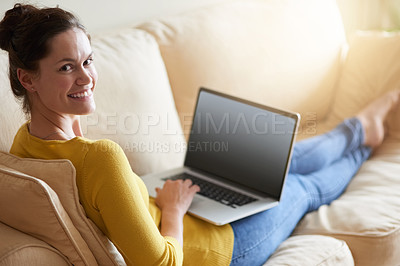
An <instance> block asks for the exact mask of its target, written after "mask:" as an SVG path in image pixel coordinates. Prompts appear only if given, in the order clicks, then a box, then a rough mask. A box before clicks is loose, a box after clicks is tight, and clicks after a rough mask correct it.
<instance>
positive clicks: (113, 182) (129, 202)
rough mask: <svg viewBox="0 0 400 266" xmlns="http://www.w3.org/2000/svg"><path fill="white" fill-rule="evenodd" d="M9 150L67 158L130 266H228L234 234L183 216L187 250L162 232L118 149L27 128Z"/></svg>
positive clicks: (94, 213) (89, 210) (88, 203)
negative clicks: (40, 134)
mask: <svg viewBox="0 0 400 266" xmlns="http://www.w3.org/2000/svg"><path fill="white" fill-rule="evenodd" d="M10 152H11V153H12V154H15V155H17V156H20V157H28V158H40V159H61V158H64V159H69V160H70V161H71V162H72V163H73V165H74V166H75V168H76V182H77V187H78V191H79V198H80V201H81V204H82V205H83V207H84V209H85V211H86V214H87V216H88V217H89V218H90V219H91V220H92V221H93V222H94V223H95V224H96V225H97V226H98V227H99V228H100V229H101V230H102V231H103V232H104V233H105V234H106V235H107V236H108V238H109V239H110V240H111V241H112V242H113V243H114V244H115V246H116V247H117V248H118V250H119V251H120V252H121V254H122V255H123V257H124V259H125V261H126V262H127V264H128V265H181V264H182V263H183V264H184V265H229V262H230V259H231V255H232V249H233V232H232V228H231V227H230V226H229V225H226V226H214V225H211V224H209V223H206V222H203V221H201V220H199V219H197V218H195V217H192V216H190V215H185V217H184V235H183V241H184V244H183V249H182V247H181V246H180V244H179V243H178V241H177V240H176V239H175V238H173V237H164V236H162V235H161V234H160V232H159V226H160V218H161V211H160V210H159V209H158V208H157V206H156V205H155V203H154V199H152V198H150V199H149V195H148V191H147V189H146V187H145V185H144V183H143V182H142V180H141V179H140V178H139V177H138V176H137V175H136V174H135V173H134V172H133V171H132V169H131V167H130V165H129V163H128V160H127V158H126V156H125V154H124V152H123V150H122V149H121V148H120V146H119V145H118V144H116V143H114V142H112V141H110V140H97V141H93V140H88V139H86V138H81V137H76V138H73V139H71V140H68V141H60V140H48V141H45V140H42V139H39V138H36V137H34V136H32V135H31V134H30V133H29V131H28V126H27V124H24V125H23V126H22V127H21V128H20V129H19V131H18V133H17V135H16V136H15V139H14V143H13V145H12V147H11V150H10Z"/></svg>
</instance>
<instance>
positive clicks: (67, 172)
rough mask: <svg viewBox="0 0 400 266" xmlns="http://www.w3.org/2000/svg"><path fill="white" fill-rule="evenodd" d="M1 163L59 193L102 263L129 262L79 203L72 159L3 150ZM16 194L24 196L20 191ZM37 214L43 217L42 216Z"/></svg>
mask: <svg viewBox="0 0 400 266" xmlns="http://www.w3.org/2000/svg"><path fill="white" fill-rule="evenodd" d="M0 164H3V165H6V166H7V167H9V168H12V169H15V170H17V171H20V172H22V173H25V174H29V175H31V176H35V177H36V178H37V179H40V180H42V181H44V182H46V183H47V184H48V185H49V186H50V187H51V188H52V189H53V190H54V191H55V192H56V193H57V195H58V198H59V200H60V202H61V204H62V206H63V207H64V208H65V211H66V212H67V213H68V215H69V217H70V218H71V221H72V223H73V225H74V226H75V227H76V229H77V230H78V231H79V232H80V234H81V236H82V238H83V239H84V240H85V241H86V243H87V245H88V246H89V248H90V250H91V251H92V253H93V255H94V256H95V258H96V260H97V262H98V264H99V265H126V264H125V261H124V259H123V258H122V256H121V254H120V253H119V252H118V250H117V249H116V248H115V246H114V245H113V244H112V242H111V241H110V240H109V239H108V238H107V237H106V236H105V235H104V234H103V233H102V232H101V230H100V229H98V228H97V226H96V225H95V224H94V223H93V222H92V221H90V220H89V219H88V218H87V217H86V215H85V211H84V210H83V207H82V206H81V205H80V203H79V196H78V189H77V187H76V181H75V168H74V166H73V165H72V163H71V162H70V161H68V160H39V159H29V158H19V157H17V156H14V155H12V154H9V153H5V152H0ZM17 196H21V193H20V194H17ZM7 201H9V200H7ZM35 217H37V218H38V219H39V218H40V216H35ZM30 219H31V217H30ZM35 222H37V219H33V220H32V223H35ZM53 223H54V221H53ZM11 226H12V225H11Z"/></svg>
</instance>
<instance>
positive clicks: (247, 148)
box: [185, 88, 299, 199]
mask: <svg viewBox="0 0 400 266" xmlns="http://www.w3.org/2000/svg"><path fill="white" fill-rule="evenodd" d="M298 120H299V115H298V114H295V113H289V112H285V111H281V110H276V109H274V108H270V107H266V106H262V105H259V104H255V103H251V102H248V101H245V100H241V99H238V98H235V97H231V96H227V95H224V94H221V93H217V92H214V91H210V90H207V89H203V88H202V89H201V90H200V93H199V96H198V100H197V105H196V109H195V115H194V118H193V124H192V129H191V132H190V137H189V141H188V146H187V153H186V158H185V166H188V167H191V168H196V169H198V170H201V171H204V172H207V173H209V174H212V175H216V176H219V177H221V178H224V179H228V180H229V181H231V182H233V183H236V184H239V185H242V186H246V187H248V188H250V189H252V190H255V191H258V192H261V193H264V194H267V195H268V196H270V197H273V198H277V199H279V198H280V196H281V192H282V186H283V183H284V179H285V176H286V173H287V167H288V164H289V159H290V153H291V148H292V145H293V142H294V137H295V131H296V128H297V123H298Z"/></svg>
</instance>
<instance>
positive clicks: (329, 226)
mask: <svg viewBox="0 0 400 266" xmlns="http://www.w3.org/2000/svg"><path fill="white" fill-rule="evenodd" d="M345 30H346V29H345V27H344V25H343V22H342V19H341V14H340V11H339V8H338V6H337V4H336V1H334V0H227V1H224V2H222V3H219V4H216V5H212V6H207V7H202V8H198V9H195V10H192V11H188V12H185V13H182V14H178V15H174V16H168V17H159V18H154V19H152V20H148V21H144V22H143V23H138V24H136V25H134V26H127V27H125V28H121V29H118V30H115V31H113V32H105V33H97V34H94V35H92V46H93V50H94V53H95V66H96V68H97V70H98V73H99V80H98V84H97V87H96V90H95V101H96V105H97V110H96V112H95V113H93V114H91V115H89V116H83V117H81V122H82V128H83V131H84V134H85V136H86V137H88V138H91V139H100V138H108V139H111V140H113V141H115V142H117V143H119V144H120V146H121V147H122V148H123V150H124V151H125V153H126V155H127V157H128V160H129V162H130V164H131V166H132V169H133V171H135V172H136V173H137V174H138V175H144V174H148V173H152V172H157V171H162V170H166V169H169V168H173V167H177V166H181V165H182V164H183V159H184V154H185V148H186V140H187V136H188V133H189V131H190V125H191V119H192V115H193V110H194V104H195V100H196V96H197V92H198V90H199V88H200V87H207V88H211V89H215V90H217V91H221V92H224V93H228V94H231V95H234V96H238V97H241V98H245V99H247V100H251V101H255V102H257V103H261V104H266V105H270V106H275V107H279V108H283V109H287V110H292V111H296V112H299V113H300V114H301V116H302V120H301V127H300V129H299V132H298V133H297V140H298V141H301V140H302V139H305V138H308V137H312V136H315V135H318V134H322V133H324V132H326V131H328V130H329V129H332V128H333V127H334V126H335V125H336V124H337V123H339V122H340V121H341V120H343V119H344V118H346V117H351V116H353V115H354V114H356V113H357V111H358V110H360V109H361V108H362V107H364V106H365V105H366V104H368V103H369V102H371V101H372V100H373V99H375V98H377V97H379V96H380V95H382V94H383V93H385V92H386V91H389V90H392V89H395V88H398V87H399V86H400V79H399V77H400V60H398V59H400V34H399V33H396V32H378V31H375V32H373V31H371V32H357V33H356V34H354V35H352V36H350V37H349V36H346V34H345ZM0 62H1V63H0V99H1V105H0V127H1V131H0V236H1V237H0V265H125V262H124V259H123V257H122V256H121V254H120V252H119V251H118V250H117V249H116V247H115V246H114V245H113V244H112V242H111V241H110V240H109V239H107V237H106V236H105V235H104V234H103V233H102V232H101V231H100V230H99V229H98V228H97V227H96V226H95V225H94V223H92V222H91V221H90V219H88V218H87V217H86V215H85V213H84V210H83V208H82V206H81V205H80V204H79V199H78V196H77V195H78V194H77V188H76V185H75V169H74V167H73V165H72V164H71V163H70V162H69V161H68V160H39V159H31V158H18V157H16V156H13V155H11V154H9V153H8V151H9V149H10V147H11V144H12V141H13V136H14V135H15V133H16V131H17V130H18V128H19V127H20V126H21V125H22V124H23V123H24V121H26V120H25V116H24V114H23V113H22V112H21V108H20V105H19V103H18V102H16V101H15V99H14V97H13V95H12V93H11V89H10V85H9V81H8V69H7V67H8V57H7V54H6V53H4V52H1V53H0ZM399 119H400V108H399V110H397V111H396V112H393V114H391V116H390V117H389V119H388V123H387V137H386V139H385V141H384V143H383V144H382V145H381V146H380V147H379V148H378V149H376V150H374V152H373V154H372V156H371V157H370V158H369V160H368V161H367V162H366V163H365V164H364V165H363V166H362V167H361V169H360V170H359V171H358V173H357V174H356V176H355V177H354V179H353V180H352V181H351V183H350V184H349V186H348V187H347V189H346V191H345V192H344V193H343V195H342V196H340V197H339V198H338V199H336V200H335V201H334V202H332V203H331V204H330V205H324V206H321V207H320V208H319V209H318V210H317V211H314V212H312V213H309V214H307V215H306V216H305V217H304V218H303V219H302V221H301V222H300V223H299V224H298V226H297V227H296V229H295V231H294V232H293V234H292V236H291V237H289V238H288V239H287V240H286V241H284V242H283V243H282V244H281V245H280V247H279V248H278V249H277V250H276V251H275V253H274V254H273V255H272V256H271V257H270V258H269V259H268V261H266V262H265V264H264V265H305V266H309V265H362V266H364V265H367V266H368V265H371V266H372V265H374V266H375V265H388V266H389V265H400V253H399V252H398V251H399V250H400V123H399ZM77 152H79V151H77ZM327 152H329V151H327ZM338 174H340V173H339V172H338ZM115 218H116V219H118V217H115ZM184 264H185V265H201V262H193V261H190V258H186V257H185V259H184Z"/></svg>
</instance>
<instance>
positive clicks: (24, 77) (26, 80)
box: [17, 68, 35, 92]
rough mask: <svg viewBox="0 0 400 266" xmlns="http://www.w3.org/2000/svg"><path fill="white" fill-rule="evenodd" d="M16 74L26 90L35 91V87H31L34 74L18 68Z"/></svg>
mask: <svg viewBox="0 0 400 266" xmlns="http://www.w3.org/2000/svg"><path fill="white" fill-rule="evenodd" d="M17 75H18V80H19V82H20V83H21V85H22V86H23V87H24V88H25V89H26V90H27V91H28V92H34V91H35V88H34V87H33V79H34V74H33V73H32V72H30V71H27V70H24V69H22V68H18V69H17Z"/></svg>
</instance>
